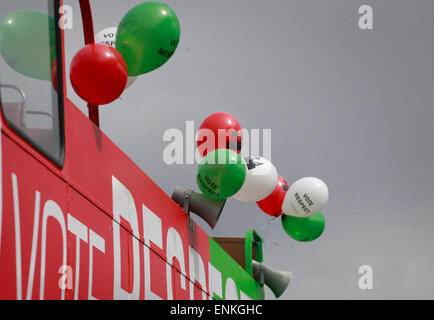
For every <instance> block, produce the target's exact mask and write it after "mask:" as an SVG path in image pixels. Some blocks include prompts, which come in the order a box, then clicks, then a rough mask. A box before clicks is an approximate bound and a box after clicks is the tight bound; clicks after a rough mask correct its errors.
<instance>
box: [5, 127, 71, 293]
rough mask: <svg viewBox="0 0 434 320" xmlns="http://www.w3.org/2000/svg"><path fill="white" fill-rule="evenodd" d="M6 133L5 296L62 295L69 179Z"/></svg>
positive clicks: (65, 257)
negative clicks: (48, 168) (67, 183)
mask: <svg viewBox="0 0 434 320" xmlns="http://www.w3.org/2000/svg"><path fill="white" fill-rule="evenodd" d="M1 138H2V140H1V144H2V146H1V147H2V148H1V153H2V154H1V155H2V172H1V175H0V176H2V180H3V184H2V202H3V203H2V204H3V207H2V211H1V213H2V214H1V220H2V221H1V229H0V230H1V235H0V238H1V247H0V287H1V290H0V299H26V298H34V299H39V298H45V299H60V298H62V296H64V294H65V292H64V291H63V290H61V288H60V287H59V278H60V277H61V274H59V268H60V267H61V266H62V265H65V264H67V236H66V234H67V229H66V211H67V206H66V204H67V201H66V194H67V187H66V183H65V182H64V181H63V180H61V179H60V178H58V177H57V176H56V175H54V174H53V173H52V172H50V171H49V170H47V169H46V168H45V167H44V166H43V165H41V164H40V163H39V162H38V161H36V160H35V159H34V158H33V157H31V156H30V155H29V154H28V153H27V152H25V151H24V150H23V149H22V148H21V147H19V146H18V145H17V144H16V143H15V142H13V141H12V140H11V139H10V138H9V137H7V136H6V135H4V134H3V133H2V135H1ZM41 281H42V283H43V286H42V289H41Z"/></svg>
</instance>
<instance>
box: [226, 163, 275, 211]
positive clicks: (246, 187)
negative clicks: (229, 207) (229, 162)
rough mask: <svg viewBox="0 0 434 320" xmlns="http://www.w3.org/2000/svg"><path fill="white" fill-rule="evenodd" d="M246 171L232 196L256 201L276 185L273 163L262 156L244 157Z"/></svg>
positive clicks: (242, 199) (269, 192)
mask: <svg viewBox="0 0 434 320" xmlns="http://www.w3.org/2000/svg"><path fill="white" fill-rule="evenodd" d="M245 162H246V166H247V172H246V179H245V180H244V184H243V186H242V187H241V189H240V190H239V191H238V192H237V193H236V194H235V195H233V198H235V199H237V200H239V201H243V202H258V201H261V200H263V199H265V198H266V197H268V196H269V195H270V194H271V193H272V192H273V190H274V188H275V187H276V185H277V180H278V174H277V170H276V168H275V167H274V165H273V164H272V163H271V162H270V161H268V160H267V159H265V158H262V157H246V158H245Z"/></svg>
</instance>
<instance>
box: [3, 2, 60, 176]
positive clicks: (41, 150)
mask: <svg viewBox="0 0 434 320" xmlns="http://www.w3.org/2000/svg"><path fill="white" fill-rule="evenodd" d="M47 1H48V5H49V6H50V5H52V6H54V8H53V7H51V8H50V7H49V9H52V10H54V21H55V24H56V25H55V28H54V30H55V37H56V63H57V64H56V67H57V88H58V90H57V104H58V106H57V108H58V110H57V111H58V119H57V121H58V123H57V124H53V125H54V126H55V125H57V126H58V128H59V158H56V157H54V156H52V155H51V154H50V153H49V152H47V151H46V150H44V148H43V147H41V146H40V145H38V143H37V142H35V141H33V140H32V139H30V137H28V136H27V135H25V134H24V133H23V132H22V130H21V129H20V128H18V127H17V126H16V125H15V124H13V123H12V122H11V121H9V120H8V119H7V118H6V117H5V114H4V112H3V106H2V107H1V108H0V112H1V113H2V115H3V119H5V122H6V125H7V126H8V127H10V128H11V129H12V130H13V131H14V133H16V134H17V135H19V136H20V137H21V138H22V139H23V140H25V141H26V142H27V143H28V144H30V146H31V147H32V148H33V149H35V150H36V151H37V152H38V153H40V154H41V155H42V156H44V157H45V158H47V159H48V160H50V161H51V162H53V163H54V164H56V165H57V166H58V167H59V168H63V166H64V164H65V117H64V109H65V105H64V88H63V46H62V31H61V30H60V26H59V23H58V22H59V21H60V12H59V10H60V0H53V1H52V3H50V0H47ZM0 105H1V97H0Z"/></svg>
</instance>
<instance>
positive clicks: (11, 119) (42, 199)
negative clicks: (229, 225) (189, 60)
mask: <svg viewBox="0 0 434 320" xmlns="http://www.w3.org/2000/svg"><path fill="white" fill-rule="evenodd" d="M61 5H62V3H61V2H60V1H53V0H34V1H14V0H3V1H1V4H0V8H1V10H0V18H1V21H2V25H1V28H2V29H1V30H2V32H0V51H1V57H0V85H1V91H0V93H1V96H0V104H1V108H0V109H1V116H0V117H1V121H0V128H1V138H0V299H13V300H15V299H71V300H72V299H263V298H264V287H263V281H262V283H261V281H257V280H255V278H254V277H253V273H252V260H253V259H256V260H257V261H259V262H261V261H262V249H261V241H260V240H261V238H260V236H259V235H258V234H256V233H255V232H253V231H248V232H247V236H246V238H242V239H223V238H215V239H213V238H211V237H209V236H208V234H206V233H205V232H204V231H203V230H202V229H201V228H200V227H199V225H195V227H194V228H193V229H192V228H190V226H189V216H188V215H187V214H186V212H185V211H184V210H183V209H182V208H181V207H180V206H179V205H178V204H177V203H175V202H174V201H173V200H172V199H171V197H170V196H168V195H167V194H165V193H164V192H163V191H162V189H160V188H159V186H158V185H157V184H156V183H154V182H153V181H152V180H151V179H150V178H149V177H148V176H147V175H146V173H144V172H143V171H142V170H141V169H139V167H138V166H137V165H136V164H135V163H134V162H133V161H132V160H131V159H129V158H128V157H127V156H126V155H125V154H124V153H123V152H122V151H121V150H120V149H119V148H118V147H117V146H116V145H115V144H114V143H113V142H112V141H110V139H109V138H108V137H107V136H105V135H104V133H103V132H102V131H101V130H100V129H99V127H98V123H97V117H96V116H97V113H95V112H97V109H95V108H94V109H92V110H91V112H93V113H92V117H91V118H88V117H87V116H86V115H85V114H83V113H82V112H81V111H80V110H79V109H78V108H77V107H76V106H75V105H74V104H73V103H72V102H71V101H70V100H69V99H68V94H67V91H66V87H67V86H66V83H67V81H68V80H67V79H66V76H65V69H66V68H67V67H68V66H65V52H64V34H63V30H61V28H60V27H59V23H58V21H59V19H60V18H61V17H60V13H59V8H60V6H61ZM80 5H81V9H82V18H83V22H84V25H83V27H84V30H85V40H86V42H89V41H92V40H89V39H91V38H93V27H92V23H91V21H92V20H91V13H90V7H89V1H80ZM29 12H33V13H32V15H33V14H34V12H38V13H37V14H36V15H41V18H38V17H36V18H35V19H41V21H42V22H41V23H45V24H47V26H48V27H47V28H42V29H41V30H48V31H46V33H47V34H42V35H41V34H40V33H41V32H43V31H41V30H38V29H37V28H36V27H35V26H32V25H31V24H29V23H28V22H29V19H26V15H28V14H29ZM47 17H49V18H47ZM11 26H15V29H13V30H12V29H11ZM8 28H9V29H8ZM35 32H36V33H39V34H38V38H39V42H35V41H33V40H34V36H33V35H34V33H35ZM90 35H91V36H90ZM86 38H88V39H86ZM40 39H45V40H44V41H42V42H41V40H40ZM50 43H54V44H55V45H54V49H52V48H51V47H52V46H50ZM20 47H21V48H25V50H19V48H20ZM29 53H31V55H30V54H29ZM38 55H39V56H38ZM29 56H31V58H29ZM222 247H225V248H222ZM231 248H232V249H231ZM233 248H238V251H239V252H238V253H236V254H235V253H234V252H235V251H236V250H235V249H233ZM240 248H241V250H239V249H240Z"/></svg>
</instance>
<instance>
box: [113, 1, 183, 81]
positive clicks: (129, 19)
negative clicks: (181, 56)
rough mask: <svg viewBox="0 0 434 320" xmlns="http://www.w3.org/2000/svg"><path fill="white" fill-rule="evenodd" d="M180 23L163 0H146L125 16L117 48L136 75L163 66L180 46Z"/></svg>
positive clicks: (117, 37) (130, 72)
mask: <svg viewBox="0 0 434 320" xmlns="http://www.w3.org/2000/svg"><path fill="white" fill-rule="evenodd" d="M179 35H180V26H179V21H178V18H177V17H176V14H175V12H174V11H173V10H172V8H170V7H169V6H168V5H167V4H164V3H161V2H154V1H152V2H143V3H141V4H139V5H137V6H135V7H134V8H132V9H131V10H130V11H128V12H127V14H126V15H125V16H124V18H123V19H122V21H121V23H120V24H119V27H118V30H117V34H116V49H117V50H118V51H119V52H120V53H121V54H122V56H123V57H124V59H125V62H126V63H127V66H128V75H129V76H137V75H140V74H144V73H147V72H150V71H152V70H155V69H157V68H159V67H161V66H162V65H163V64H164V63H165V62H166V61H167V60H169V58H170V57H171V56H172V55H173V53H174V52H175V50H176V47H177V46H178V41H179Z"/></svg>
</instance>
